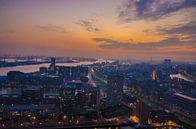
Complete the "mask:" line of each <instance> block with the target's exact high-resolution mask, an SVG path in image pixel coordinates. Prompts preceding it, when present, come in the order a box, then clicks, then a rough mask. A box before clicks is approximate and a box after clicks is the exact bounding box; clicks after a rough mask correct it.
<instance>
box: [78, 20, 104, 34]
mask: <svg viewBox="0 0 196 129" xmlns="http://www.w3.org/2000/svg"><path fill="white" fill-rule="evenodd" d="M76 24H77V25H80V26H82V27H83V28H84V29H85V30H86V31H89V32H98V31H100V30H101V29H100V28H98V27H96V26H95V25H94V23H93V22H92V21H88V20H80V21H79V22H77V23H76Z"/></svg>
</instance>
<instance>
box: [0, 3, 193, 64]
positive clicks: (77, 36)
mask: <svg viewBox="0 0 196 129" xmlns="http://www.w3.org/2000/svg"><path fill="white" fill-rule="evenodd" d="M195 14H196V0H0V55H5V54H9V55H39V56H40V55H43V56H72V57H96V58H117V59H138V60H150V59H151V58H152V59H153V60H163V59H164V58H171V59H173V60H175V61H192V62H196V15H195Z"/></svg>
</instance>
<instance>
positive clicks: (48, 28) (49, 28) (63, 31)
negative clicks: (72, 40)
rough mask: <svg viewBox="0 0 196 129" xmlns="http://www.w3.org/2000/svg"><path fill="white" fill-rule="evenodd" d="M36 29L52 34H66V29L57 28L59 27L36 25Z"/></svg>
mask: <svg viewBox="0 0 196 129" xmlns="http://www.w3.org/2000/svg"><path fill="white" fill-rule="evenodd" d="M35 27H36V28H38V29H41V30H44V31H51V32H58V33H66V30H65V28H63V27H60V26H57V25H50V24H49V25H35Z"/></svg>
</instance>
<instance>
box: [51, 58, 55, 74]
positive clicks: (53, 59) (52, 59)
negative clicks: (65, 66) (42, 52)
mask: <svg viewBox="0 0 196 129" xmlns="http://www.w3.org/2000/svg"><path fill="white" fill-rule="evenodd" d="M49 70H51V71H53V72H55V71H56V59H55V58H51V64H50V66H49Z"/></svg>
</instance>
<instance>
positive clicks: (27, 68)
mask: <svg viewBox="0 0 196 129" xmlns="http://www.w3.org/2000/svg"><path fill="white" fill-rule="evenodd" d="M102 62H106V60H103V59H98V60H97V61H81V62H79V63H57V65H59V66H79V65H90V64H94V63H102ZM49 65H50V63H43V64H37V65H20V66H14V67H1V68H0V76H6V75H7V73H8V72H9V71H20V72H24V73H31V72H35V71H39V68H40V67H49Z"/></svg>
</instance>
